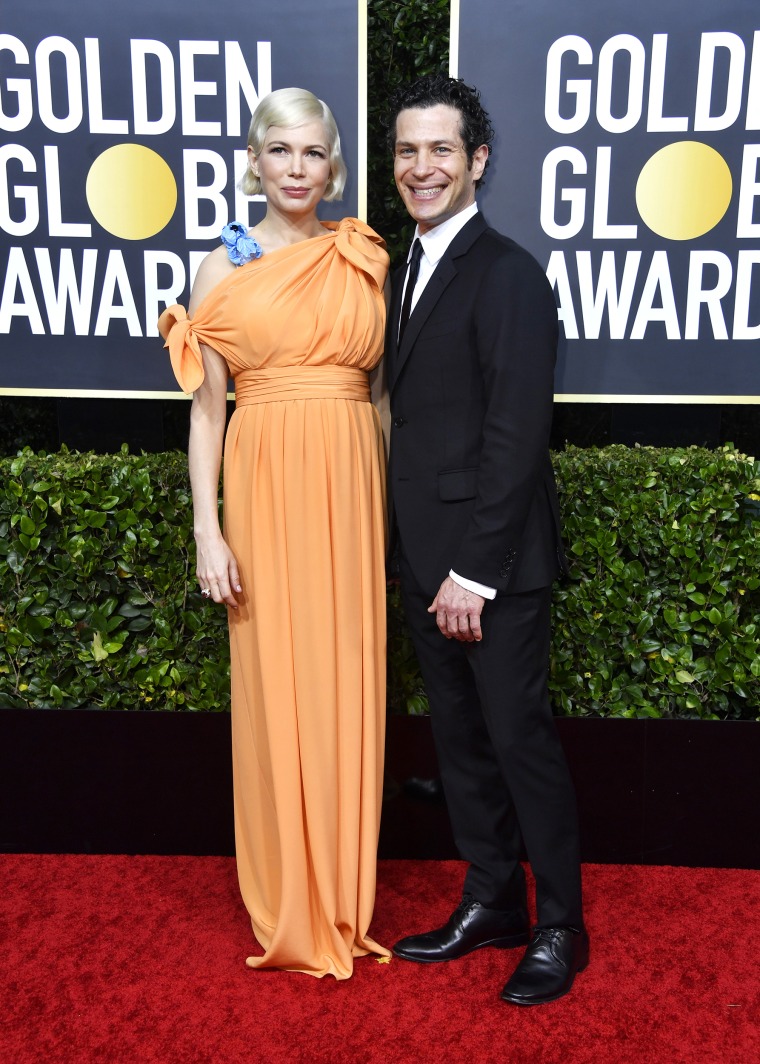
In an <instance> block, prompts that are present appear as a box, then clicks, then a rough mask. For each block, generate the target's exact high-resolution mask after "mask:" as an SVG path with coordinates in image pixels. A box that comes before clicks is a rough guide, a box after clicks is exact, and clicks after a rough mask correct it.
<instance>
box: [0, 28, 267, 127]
mask: <svg viewBox="0 0 760 1064" xmlns="http://www.w3.org/2000/svg"><path fill="white" fill-rule="evenodd" d="M220 43H221V42H219V41H188V40H183V41H179V42H177V52H178V57H179V113H180V116H181V126H182V129H181V132H182V133H183V135H184V136H202V137H221V136H230V137H238V136H240V135H241V127H242V113H241V95H242V97H243V98H244V99H245V103H246V107H247V108H248V110H249V111H251V112H252V111H253V110H255V108H256V105H257V104H258V102H259V100H260V99H261V97H262V96H266V95H267V93H269V92H271V91H272V45H271V42H269V41H258V42H257V44H256V62H257V67H258V81H257V84H254V80H253V77H252V75H251V72H250V70H249V69H248V66H247V64H246V61H245V57H244V55H243V51H242V49H241V47H240V44H239V43H238V42H237V41H225V42H223V43H224V48H223V50H222V49H221V48H220ZM126 49H127V46H126V45H125V54H124V66H123V67H119V65H118V64H117V65H116V66H115V67H114V68H113V69H107V70H105V71H103V70H102V69H101V61H100V41H99V39H98V38H96V37H86V38H84V41H83V42H82V43H81V45H80V46H77V45H76V44H74V42H72V41H70V40H67V39H66V38H65V37H58V36H52V37H45V38H44V39H43V40H42V41H40V43H39V44H38V46H37V48H36V50H35V52H34V64H33V70H32V72H31V73H32V75H33V76H30V75H29V72H27V71H25V70H24V68H26V67H30V66H31V65H32V64H31V62H30V57H29V50H28V48H27V47H26V45H25V44H24V42H23V41H21V40H19V38H18V37H14V36H13V35H12V34H9V33H2V34H0V59H2V62H3V66H6V65H8V64H7V57H8V56H10V57H11V59H12V61H13V63H15V65H16V67H18V68H19V69H18V72H17V73H18V74H19V75H20V74H21V73H25V74H26V76H24V77H21V76H13V77H6V78H5V79H4V82H0V130H4V131H5V132H8V133H17V132H20V131H21V130H24V129H26V128H27V127H28V126H29V125H31V123H32V121H33V119H34V118H35V109H34V104H35V98H36V104H37V112H36V115H37V117H38V118H39V119H40V121H41V122H42V124H43V125H44V126H45V127H46V128H47V129H49V130H50V131H51V132H52V133H59V134H66V133H72V132H73V131H74V130H75V129H78V128H79V127H80V126H82V125H83V123H84V121H85V107H84V98H85V92H86V98H87V128H88V130H89V132H90V133H93V134H108V135H118V136H127V135H130V134H135V135H139V136H159V135H160V134H163V133H167V132H168V131H169V130H170V129H172V128H173V127H174V125H175V123H176V121H177V111H178V108H177V102H178V101H177V86H176V80H175V59H174V54H173V52H172V51H171V49H170V48H169V46H168V45H167V44H166V43H164V42H163V41H152V40H144V39H142V38H136V39H134V40H130V41H129V42H128V51H127V50H126ZM3 53H6V54H3ZM149 61H150V62H149ZM125 69H126V71H127V74H128V77H129V79H130V81H131V106H132V113H131V115H130V116H126V115H120V116H114V117H108V118H107V117H105V116H104V110H103V96H104V92H103V78H104V77H107V78H109V79H110V80H112V81H115V82H116V83H117V84H118V85H119V89H120V93H119V98H120V99H123V100H124V101H125V102H126V100H127V99H129V96H130V94H129V93H126V94H125V93H124V92H123V88H122V86H123V84H124V82H125V76H124V73H125ZM201 70H203V71H208V72H209V76H211V75H213V77H214V80H209V79H204V78H203V77H201V74H200V71H201ZM54 72H55V73H56V74H57V75H58V77H57V78H56V79H55V84H56V91H55V92H54V91H53V82H54ZM156 72H157V74H158V78H157V79H156V77H155V76H153V75H155V74H156ZM61 84H62V86H63V91H61ZM83 86H84V88H83ZM35 88H36V95H35V91H34V90H35ZM204 96H207V97H218V98H219V100H223V101H224V102H223V106H222V105H221V104H220V105H217V106H214V105H213V104H209V106H210V107H214V111H215V113H218V112H219V111H221V112H222V113H223V121H222V119H215V120H214V121H209V120H202V119H200V118H198V113H197V112H198V100H199V98H200V97H204Z"/></svg>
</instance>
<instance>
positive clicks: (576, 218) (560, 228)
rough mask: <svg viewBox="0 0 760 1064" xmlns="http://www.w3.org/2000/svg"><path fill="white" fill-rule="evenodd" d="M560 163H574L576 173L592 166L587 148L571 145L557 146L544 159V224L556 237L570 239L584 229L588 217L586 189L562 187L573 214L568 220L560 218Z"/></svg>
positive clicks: (543, 227)
mask: <svg viewBox="0 0 760 1064" xmlns="http://www.w3.org/2000/svg"><path fill="white" fill-rule="evenodd" d="M560 163H570V166H571V169H572V172H573V173H574V174H586V173H588V166H587V164H586V157H585V155H584V154H583V152H581V151H579V150H578V149H577V148H571V147H569V146H567V145H563V146H562V147H560V148H554V149H553V151H550V152H549V154H548V155H547V156H546V158H545V159H544V166H543V173H542V175H541V228H542V229H543V231H544V232H545V233H546V234H547V236H550V237H552V238H553V239H554V240H569V239H570V238H571V237H574V236H577V235H578V233H580V231H581V229H582V228H583V223H584V222H585V220H586V190H585V189H584V188H563V189H562V192H561V193H560V199H561V200H563V201H564V202H565V203H569V204H570V216H569V218H568V220H567V221H566V222H558V221H557V184H558V180H557V168H558V166H559V164H560Z"/></svg>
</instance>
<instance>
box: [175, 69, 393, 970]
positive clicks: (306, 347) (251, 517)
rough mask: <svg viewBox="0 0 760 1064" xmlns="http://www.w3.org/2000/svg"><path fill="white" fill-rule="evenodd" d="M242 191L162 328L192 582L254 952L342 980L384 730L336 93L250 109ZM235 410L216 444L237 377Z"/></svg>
mask: <svg viewBox="0 0 760 1064" xmlns="http://www.w3.org/2000/svg"><path fill="white" fill-rule="evenodd" d="M248 157H249V170H248V171H247V173H246V177H245V178H244V179H243V182H241V188H243V191H245V192H246V193H248V194H253V193H256V192H259V191H263V192H264V194H265V196H266V200H267V208H266V214H265V216H264V218H263V220H262V221H261V223H260V224H258V225H257V226H255V227H254V228H253V229H252V230H250V231H249V232H246V230H245V228H244V227H243V226H241V225H239V224H238V223H233V225H232V226H227V227H226V228H225V231H224V233H223V241H224V244H225V246H222V247H220V248H218V249H217V250H216V251H213V252H211V254H210V255H208V256H207V258H206V259H205V260H204V262H203V264H202V265H201V268H200V270H199V272H198V277H197V279H196V282H195V285H194V287H193V293H192V297H191V300H190V307H189V316H188V315H187V314H186V313H185V311H184V309H183V308H182V307H180V306H178V305H175V306H173V307H169V308H168V309H167V310H166V311H165V312H164V314H163V315H162V317H161V320H160V322H159V327H160V329H161V333H162V335H163V336H164V338H165V339H166V346H167V347H168V348H169V351H170V354H171V360H172V365H173V367H174V371H175V374H176V376H177V379H178V381H179V382H180V385H181V386H182V388H183V389H184V390H185V391H187V392H193V393H194V394H193V403H192V410H191V428H190V446H189V465H190V478H191V483H192V489H193V510H194V528H195V540H196V547H197V558H198V564H197V577H198V581H199V583H200V586H201V593H202V594H204V595H205V597H207V598H209V599H213V601H214V602H216V603H223V604H226V606H227V608H228V614H229V627H230V645H231V675H232V733H233V734H232V741H233V768H234V792H235V836H236V849H237V864H238V875H239V880H240V887H241V891H242V895H243V899H244V901H245V904H246V907H247V908H248V911H249V913H250V916H251V921H252V925H253V931H254V934H255V936H256V938H257V940H258V942H259V943H260V945H261V946H262V947H263V950H264V954H263V956H255V957H249V958H248V960H247V962H246V963H247V964H248V965H249V966H250V967H252V968H260V967H277V968H285V969H289V970H295V971H302V972H308V973H309V974H311V975H315V976H323V975H326V974H328V973H329V974H332V975H334V976H335V977H336V978H337V979H346V978H348V977H349V976H350V975H351V973H352V970H353V958H354V957H359V956H362V955H365V954H367V953H374V954H377V955H381V956H387V955H389V952H388V950H386V949H385V948H383V947H382V946H379V945H378V944H377V943H376V942H374V941H373V939H372V938H370V937H369V934H368V929H369V924H370V920H371V918H372V910H373V906H374V898H375V869H376V853H377V839H378V830H379V818H380V802H381V795H382V775H383V773H382V766H383V740H384V725H385V575H384V552H385V546H384V541H385V528H384V525H385V520H384V513H385V508H384V488H385V485H384V455H383V444H382V432H381V427H380V418H379V415H378V413H377V410H376V409H375V407H374V406H373V405H372V403H371V402H370V390H369V383H368V374H369V372H370V371H371V370H373V368H375V367H376V366H377V364H378V362H379V359H380V356H381V351H382V342H383V332H384V322H385V302H384V296H383V288H384V284H385V278H386V274H387V268H388V257H387V255H386V253H385V250H384V245H383V243H382V241H381V240H380V238H379V237H378V236H377V235H376V234H375V233H374V232H373V231H372V230H371V229H370V228H369V227H368V226H366V225H364V224H363V223H362V222H360V221H358V220H357V219H353V218H346V219H343V221H341V222H337V223H336V222H324V223H323V222H320V221H319V219H318V218H317V215H316V208H317V205H318V203H319V202H320V200H321V199H323V198H324V199H327V200H329V199H333V198H338V197H339V196H340V194H341V191H342V188H343V184H344V182H345V166H344V164H343V161H342V158H341V155H340V141H339V138H338V133H337V129H336V128H335V122H334V120H333V117H332V115H331V114H330V112H329V110H328V109H327V107H326V106H325V105H324V104H323V103H322V102H321V101H320V100H317V98H316V97H315V96H313V95H312V94H311V93H309V92H306V91H304V90H302V89H280V90H277V91H276V92H273V93H271V94H270V95H269V96H267V97H265V98H264V99H263V100H262V101H261V103H260V104H259V106H258V107H257V108H256V111H255V113H254V116H253V119H252V121H251V128H250V132H249V147H248ZM230 375H231V376H232V377H233V378H234V382H235V396H236V409H235V413H234V414H233V416H232V419H231V421H230V424H229V428H228V430H227V435H226V440H225V441H224V532H223V533H222V531H221V530H220V528H219V522H218V517H217V484H218V477H219V467H220V461H221V452H222V440H223V436H224V424H225V399H226V392H227V382H228V377H229V376H230Z"/></svg>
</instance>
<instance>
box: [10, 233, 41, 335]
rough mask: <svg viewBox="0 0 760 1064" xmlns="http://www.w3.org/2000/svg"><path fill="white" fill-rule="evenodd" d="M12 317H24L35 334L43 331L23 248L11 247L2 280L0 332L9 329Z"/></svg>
mask: <svg viewBox="0 0 760 1064" xmlns="http://www.w3.org/2000/svg"><path fill="white" fill-rule="evenodd" d="M17 289H19V290H20V294H21V300H20V301H19V302H17V301H16V290H17ZM13 318H26V319H27V320H28V321H29V328H30V329H31V330H32V333H33V334H34V335H35V336H39V335H40V334H43V333H44V332H45V326H44V325H43V324H42V315H41V314H40V308H39V307H38V306H37V296H36V295H35V293H34V285H33V284H32V278H31V275H30V273H29V270H28V268H27V265H26V259H25V258H24V251H23V248H11V249H10V251H9V252H8V266H7V269H6V271H5V280H4V281H3V297H2V299H0V333H7V332H9V331H10V325H11V321H12V320H13Z"/></svg>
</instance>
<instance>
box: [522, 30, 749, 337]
mask: <svg viewBox="0 0 760 1064" xmlns="http://www.w3.org/2000/svg"><path fill="white" fill-rule="evenodd" d="M687 45H688V42H687ZM684 47H685V45H684V41H680V42H679V48H680V50H681V52H682V50H683V48H684ZM693 48H694V52H695V55H694V58H695V63H694V67H693V70H694V73H693V74H691V75H690V78H691V81H690V84H688V85H684V82H683V76H682V75H681V76H680V80H678V83H677V84H676V82H677V75H676V73H675V72H674V69H673V70H668V35H667V34H666V33H655V34H653V35H652V38H651V45H650V46H649V47H647V46H646V41H645V40H642V39H640V38H639V37H637V36H634V35H632V34H629V33H619V34H616V35H615V36H612V37H610V38H608V39H607V40H605V41H604V42H603V43H602V44H601V46H600V47H599V48H598V49H594V48H592V47H591V45H590V43H589V42H588V41H587V40H586V39H585V38H584V37H581V36H579V35H578V34H569V35H567V36H564V37H560V38H558V39H557V40H555V41H554V42H552V43H551V45H550V46H549V48H548V49H547V59H546V93H545V103H544V107H545V118H546V122H547V124H548V127H549V128H550V129H552V130H554V131H555V132H557V133H559V134H561V135H562V136H563V137H566V138H567V142H566V143H564V144H558V145H556V146H553V147H552V146H549V148H548V151H547V153H546V155H545V157H544V160H543V164H542V168H541V196H540V206H539V218H540V224H541V228H542V230H543V232H544V233H545V234H546V235H547V236H548V237H549V238H550V239H551V240H552V241H566V242H568V241H569V242H573V243H572V245H571V246H572V251H571V252H569V253H568V254H567V255H566V254H565V253H564V252H561V251H559V250H554V251H551V252H550V255H549V263H548V265H547V274H548V276H549V278H550V280H551V282H552V284H553V285H554V287H555V289H556V293H557V298H558V301H559V304H560V308H561V309H560V318H561V320H562V322H563V325H564V329H565V335H566V336H567V338H568V339H581V338H583V339H588V340H597V339H599V338H600V336H601V334H602V328H603V324H604V321H605V320H606V321H607V323H608V327H609V337H610V339H611V340H623V339H629V340H642V339H644V338H645V336H647V335H649V334H651V333H652V331H653V330H656V331H657V330H659V332H660V333H662V334H664V336H665V337H666V338H667V339H668V340H672V341H676V340H680V339H682V338H683V339H684V340H698V339H702V338H704V334H705V333H706V332H707V333H710V334H711V335H712V338H713V339H715V340H726V339H733V340H749V339H757V338H758V324H757V322H756V321H755V320H754V319H755V318H756V317H757V316H758V305H759V303H758V300H759V299H760V292H758V285H757V283H756V282H757V272H756V270H755V266H756V265H757V263H756V260H755V258H753V257H752V256H753V255H754V254H755V253H754V252H749V251H739V249H738V248H736V249H735V250H731V249H730V248H726V249H725V250H711V251H704V250H702V249H700V250H694V251H693V252H692V254H691V257H690V258H689V259H688V260H686V259H685V258H684V256H683V254H682V253H681V252H680V251H679V250H678V243H680V242H682V241H690V240H695V239H697V238H700V237H704V236H705V234H706V233H709V232H710V231H711V230H714V229H715V228H716V227H717V226H718V225H719V224H720V225H721V226H722V232H723V233H724V234H726V231H727V228H728V227H731V229H732V230H733V227H735V230H733V231H735V234H736V239H737V240H757V239H758V237H760V144H758V143H754V144H747V143H745V144H744V145H743V146H742V147H743V152H742V156H741V160H740V161H739V159H737V152H736V149H735V148H734V147H732V148H731V150H730V151H728V152H727V151H726V148H725V147H724V144H725V143H726V142H725V141H719V142H718V143H716V144H715V145H714V146H713V144H711V143H710V135H711V134H713V133H724V131H726V130H729V129H732V128H735V127H737V126H739V125H740V123H741V121H742V118H743V119H744V125H745V128H746V129H747V130H755V129H760V30H756V31H753V32H752V34H751V36H748V37H747V39H746V40H744V39H743V38H742V37H741V36H739V34H738V33H734V32H728V31H723V30H711V31H709V32H702V33H695V35H694V44H693ZM679 58H680V52H679ZM697 60H698V61H697ZM679 70H683V62H682V61H681V64H680V66H679ZM581 75H583V76H581ZM669 82H673V85H672V86H669ZM669 88H671V89H672V90H673V91H672V92H670V93H669V91H668V90H669ZM676 90H677V92H678V99H679V101H680V105H679V107H678V108H677V109H676V108H673V107H668V104H667V102H666V101H667V99H668V97H669V95H672V96H674V93H675V91H676ZM684 92H687V93H690V95H691V100H692V103H691V106H685V105H684V103H683V100H684ZM743 107H744V108H745V112H744V115H743V114H742V108H743ZM682 112H686V113H682ZM642 127H644V128H643V129H642ZM592 128H593V131H591V130H592ZM634 129H638V130H639V134H638V136H637V137H636V139H635V140H634V142H633V144H634V152H635V153H638V172H637V170H636V169H633V171H632V166H631V163H632V160H634V167H636V165H637V164H636V161H635V160H636V155H635V154H633V153H632V151H631V147H630V142H629V141H628V140H627V138H626V134H630V133H631V131H633V130H634ZM690 129H691V130H693V131H694V135H693V138H691V139H690V138H688V137H685V136H684V134H685V133H687V132H688V131H689V130H690ZM581 131H584V133H583V138H582V140H581V138H580V137H578V141H580V145H579V144H578V143H572V138H573V136H574V135H577V134H580V133H581ZM642 133H644V134H650V133H651V134H655V135H656V139H653V143H652V147H651V149H650V150H649V152H648V151H647V142H646V139H645V138H644V137H642ZM663 133H665V134H670V135H671V136H673V140H672V141H671V143H669V144H668V143H665V144H663V141H662V134H663ZM697 134H701V137H700V138H698V137H697ZM595 136H596V137H597V138H598V140H602V138H604V139H605V140H607V139H608V138H611V137H614V140H612V141H611V142H608V143H604V142H603V141H602V143H596V144H594V138H595ZM621 138H622V142H623V143H625V148H623V147H621V146H620V145H621ZM728 143H730V142H728ZM613 192H614V197H613ZM732 212H735V218H734V217H733V214H732ZM642 230H649V232H650V235H651V234H653V235H654V236H659V237H661V238H662V239H664V240H666V241H667V242H668V243H667V244H666V246H665V247H662V248H660V249H651V250H649V252H648V253H647V255H646V261H643V257H642V255H643V253H642V251H640V250H635V251H634V250H631V251H629V252H627V253H626V254H625V255H624V258H623V259H617V258H616V256H615V254H614V253H613V251H612V250H610V248H609V244H610V243H616V244H618V246H619V244H620V242H625V241H629V242H635V241H637V240H638V239H639V237H640V234H641V233H642ZM584 234H585V235H586V238H587V239H588V240H589V241H593V244H592V245H591V247H593V249H594V251H595V253H594V254H593V259H592V251H591V250H586V249H581V250H576V248H577V244H575V242H576V241H577V240H578V238H579V237H580V238H581V239H584ZM729 240H730V236H729ZM605 245H606V246H605ZM682 246H683V245H682V244H681V247H682ZM674 256H675V257H674ZM679 256H680V257H679ZM677 264H683V266H685V267H687V269H685V270H683V269H681V267H680V265H679V269H678V273H676V272H672V271H675V270H676V265H677ZM673 278H677V281H678V283H677V284H675V285H674V283H673ZM753 284H754V287H753ZM731 300H733V318H732V317H731V314H730V313H729V312H727V310H726V307H727V305H728V304H729V303H730V302H731ZM751 319H752V320H751Z"/></svg>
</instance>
